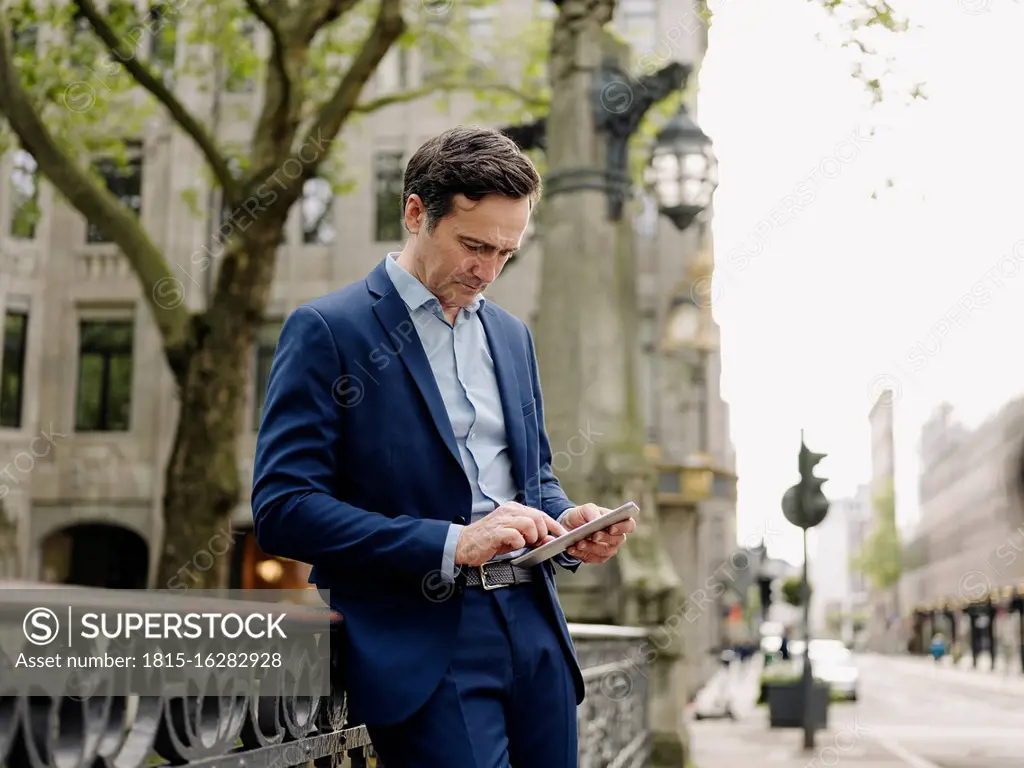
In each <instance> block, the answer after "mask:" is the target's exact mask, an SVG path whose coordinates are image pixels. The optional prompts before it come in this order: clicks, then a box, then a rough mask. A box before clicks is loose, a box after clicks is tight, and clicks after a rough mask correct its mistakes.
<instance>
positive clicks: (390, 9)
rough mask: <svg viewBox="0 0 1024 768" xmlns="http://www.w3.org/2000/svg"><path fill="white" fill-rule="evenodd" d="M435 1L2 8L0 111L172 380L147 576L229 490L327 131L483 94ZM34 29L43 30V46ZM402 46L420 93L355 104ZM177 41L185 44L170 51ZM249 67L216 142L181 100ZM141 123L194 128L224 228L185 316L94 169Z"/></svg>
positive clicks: (113, 160) (196, 546)
mask: <svg viewBox="0 0 1024 768" xmlns="http://www.w3.org/2000/svg"><path fill="white" fill-rule="evenodd" d="M487 2H489V0H476V1H475V2H471V3H463V4H460V5H464V6H465V5H474V6H480V5H483V4H486V3H487ZM449 5H450V4H447V3H441V4H440V5H438V4H437V3H433V4H432V3H427V2H424V3H404V4H403V2H402V0H372V1H371V0H303V2H301V3H288V2H285V1H284V0H245V2H244V3H232V2H224V1H222V0H211V1H210V2H202V3H186V2H182V1H181V0H160V1H159V2H156V3H154V4H153V5H152V6H151V11H150V13H149V14H148V15H147V16H145V17H139V16H138V15H137V14H136V12H135V4H134V3H133V2H126V1H125V0H114V2H111V3H110V4H109V5H108V6H105V7H106V8H107V10H106V11H105V12H101V11H100V10H99V6H98V5H97V4H96V2H95V1H94V0H74V1H73V2H72V3H68V4H58V3H53V4H49V3H40V2H34V1H33V0H22V1H21V2H18V3H15V4H14V5H13V7H12V8H11V9H10V11H9V12H8V11H5V13H4V15H3V17H2V18H0V117H2V118H4V119H5V120H6V122H7V124H8V125H9V127H10V129H11V131H12V132H13V134H14V137H16V140H17V142H19V143H20V145H21V147H22V148H23V149H24V150H25V151H27V152H28V153H29V154H31V155H32V157H33V158H34V159H35V161H36V163H37V166H38V169H39V172H40V173H41V174H42V175H44V176H45V177H46V178H47V180H48V181H49V182H50V183H51V184H52V185H53V187H54V188H55V189H56V191H57V192H58V193H59V194H60V195H61V196H62V197H63V198H64V199H65V200H66V201H67V202H68V203H69V204H70V205H71V206H73V207H74V208H75V209H77V210H78V211H79V212H80V213H81V214H82V215H83V216H84V217H85V218H86V220H87V221H88V222H89V224H90V226H91V227H95V228H96V229H97V230H99V231H100V232H102V233H103V234H104V235H105V236H106V238H107V239H108V240H110V241H112V242H113V243H114V244H116V245H117V247H118V248H119V250H120V252H121V253H122V254H123V255H124V257H125V258H126V259H127V260H128V262H129V263H130V265H131V267H132V269H133V270H134V273H135V275H136V276H137V278H138V281H139V284H140V289H141V290H140V295H141V298H142V299H143V300H144V301H145V302H146V304H147V305H148V307H149V310H150V314H151V316H152V318H153V320H154V321H155V325H156V326H157V328H158V329H159V332H160V335H161V338H162V342H163V351H164V354H165V358H166V361H167V365H168V366H169V368H170V371H171V372H172V374H173V376H174V379H175V382H176V384H177V392H178V399H179V403H180V409H179V418H178V423H177V428H176V434H175V439H174V444H173V448H172V451H171V455H170V459H169V462H168V465H167V467H166V470H165V491H164V496H163V517H164V521H165V525H164V531H165V533H164V542H163V548H162V552H161V555H160V561H159V567H158V574H157V579H158V583H159V584H161V585H163V584H169V583H170V582H171V580H172V579H174V578H175V576H176V575H178V574H179V573H180V570H181V568H182V566H183V565H184V564H185V563H187V562H188V560H189V559H190V558H191V556H192V554H193V553H194V552H197V551H200V550H202V548H203V546H204V545H205V542H206V541H208V540H209V539H210V538H211V536H213V535H214V534H215V533H216V531H217V530H218V529H219V528H220V526H221V525H223V524H224V522H225V520H226V519H227V517H228V516H229V514H230V512H231V510H232V509H233V508H234V507H235V505H236V504H237V503H238V502H239V500H240V498H241V495H242V489H241V487H240V479H239V474H238V456H237V449H236V445H237V440H238V437H239V434H240V431H241V425H242V407H241V406H242V403H243V402H244V393H245V388H246V384H247V379H248V376H249V370H250V364H249V363H250V358H251V354H252V346H253V341H254V336H255V332H256V329H257V328H258V326H259V324H260V322H261V321H262V318H263V314H264V311H265V309H266V306H267V302H268V297H269V293H270V286H271V280H272V277H273V274H274V264H275V258H276V253H277V248H278V246H279V245H280V244H281V242H282V240H283V230H284V225H285V222H286V220H287V217H288V214H289V211H290V210H291V208H292V206H293V205H295V203H296V202H297V201H298V200H299V199H300V198H301V196H302V194H303V190H304V187H305V185H306V183H307V182H309V181H311V180H313V179H316V178H318V177H327V178H330V179H332V181H333V183H335V184H338V185H342V186H344V179H339V178H338V170H339V169H337V167H336V158H337V153H336V151H335V150H336V149H337V144H338V141H339V136H340V134H341V132H342V129H343V128H344V126H345V125H346V124H348V123H349V122H351V121H352V120H353V119H355V118H356V117H357V116H358V115H360V114H366V113H368V112H371V111H373V110H375V109H379V108H381V107H384V106H386V105H388V104H392V103H395V102H398V101H406V100H411V99H415V98H420V97H423V96H425V95H427V94H429V93H434V92H439V91H442V92H443V91H451V90H456V89H464V88H470V87H473V88H478V87H481V86H480V85H479V83H469V82H467V81H465V80H462V81H459V80H458V79H457V78H459V77H461V76H463V75H464V74H465V73H466V72H467V71H469V69H470V67H471V62H469V60H468V57H467V55H465V54H462V55H461V56H460V54H459V51H460V47H461V48H463V49H464V48H465V46H459V45H458V44H457V43H456V40H457V39H458V36H459V33H460V31H461V32H463V33H464V25H463V26H462V27H460V26H459V25H458V24H456V23H454V22H453V23H450V24H449V23H444V24H439V23H437V22H438V19H439V11H441V12H445V13H447V11H448V8H449ZM412 9H414V10H412ZM453 16H454V15H453ZM446 21H447V20H446ZM9 27H10V28H9ZM258 27H262V28H263V29H264V30H265V31H266V34H267V36H268V37H269V40H270V44H269V49H270V54H269V56H268V57H267V58H266V59H263V58H261V57H260V56H259V55H258V54H257V53H256V47H255V45H254V34H253V33H254V30H255V29H257V28H258ZM41 30H45V31H46V32H47V33H52V34H53V35H54V36H55V37H56V40H55V41H54V40H53V39H50V42H49V45H48V46H47V47H46V48H45V49H43V48H42V45H44V44H46V42H47V41H46V40H43V39H41V36H40V35H39V32H40V31H41ZM464 38H465V35H464V34H463V35H462V39H464ZM414 41H419V42H420V43H421V44H422V45H424V46H425V47H427V48H429V49H430V50H433V51H439V52H441V53H442V54H443V55H444V57H445V58H444V65H445V70H444V71H443V72H441V73H440V74H439V75H438V76H436V77H434V78H433V79H432V80H431V81H430V82H429V83H427V84H425V85H424V87H422V88H420V89H417V90H414V91H408V92H403V93H397V94H389V95H386V96H384V97H382V98H380V99H377V100H375V101H371V102H361V101H360V96H361V94H362V92H363V89H364V86H365V85H366V83H367V81H368V80H369V79H370V77H371V76H372V75H373V74H374V72H375V71H376V69H377V67H378V65H379V64H380V62H381V60H382V59H383V58H384V56H385V55H386V54H387V53H388V51H389V50H390V49H391V48H392V47H393V46H396V45H399V46H410V45H412V44H413V42H414ZM182 44H183V45H184V46H185V47H186V49H187V54H188V55H186V56H182V55H180V54H178V55H177V56H176V55H175V54H176V52H177V48H178V46H180V45H182ZM143 53H144V54H145V55H140V54H143ZM175 61H178V62H185V63H184V64H183V65H180V66H175V64H174V62H175ZM256 78H260V79H261V80H262V84H263V93H264V98H263V102H262V105H261V108H260V111H259V114H258V115H257V116H255V119H254V121H253V129H252V134H251V137H250V139H249V142H248V146H247V147H243V148H238V147H230V146H227V145H226V144H224V143H222V139H221V137H219V136H217V135H216V130H215V127H211V125H209V124H208V123H207V116H206V115H205V114H200V112H199V110H198V109H197V108H196V107H195V106H194V102H195V101H196V99H195V93H196V92H198V93H199V94H200V96H202V95H205V94H213V101H214V102H215V101H216V98H217V94H218V93H219V92H220V91H221V90H223V89H224V88H226V87H231V86H233V85H234V86H238V85H241V86H242V87H247V86H246V84H247V83H249V84H251V83H252V82H254V80H255V79H256ZM183 84H187V85H189V86H191V87H192V89H191V91H189V92H186V89H185V88H183V87H181V86H182V85H183ZM504 89H505V91H510V90H511V89H510V88H509V87H508V86H505V87H504ZM188 93H191V94H192V98H191V102H190V98H189V96H188ZM506 95H510V94H508V93H506ZM511 95H513V96H515V97H516V98H519V97H522V98H523V99H524V100H525V101H528V102H529V101H531V99H532V100H534V101H542V97H541V96H537V97H530V96H527V95H525V94H520V93H514V94H511ZM154 119H155V120H159V121H161V122H162V123H164V124H166V123H168V122H170V124H171V125H172V126H173V127H174V128H175V129H176V130H177V131H180V132H182V133H183V134H185V135H187V136H188V137H189V138H190V139H191V141H192V142H193V143H194V145H195V147H196V148H197V150H198V152H199V153H201V156H202V158H203V160H204V161H205V164H206V166H207V168H208V171H209V176H210V178H209V179H208V182H209V186H210V188H211V190H213V189H216V190H218V191H219V195H220V207H222V208H223V209H224V211H225V217H226V220H227V221H229V222H232V225H231V226H229V227H228V230H227V231H224V229H223V228H222V230H221V232H222V237H221V241H222V242H221V243H219V246H220V247H222V248H223V250H222V251H221V252H220V253H218V254H217V255H216V256H215V257H211V256H210V255H205V256H202V257H201V259H202V263H200V264H197V263H195V257H193V264H192V265H191V266H190V267H189V268H188V269H187V270H186V274H187V275H188V276H189V277H190V278H191V272H190V271H188V270H191V271H192V272H197V273H200V272H203V271H209V272H210V273H211V277H212V278H213V279H212V280H211V290H210V295H209V297H208V299H207V300H206V301H205V305H204V306H202V307H201V308H199V309H198V311H193V310H191V309H190V308H189V307H188V306H186V305H185V302H184V286H183V284H182V282H181V280H179V279H178V277H177V276H176V273H175V272H173V271H172V264H173V259H172V258H171V255H170V254H168V253H165V252H164V251H163V250H162V249H161V248H160V247H159V246H158V245H157V244H156V243H155V242H154V239H153V238H152V236H151V234H150V233H149V232H147V231H146V229H145V228H144V227H143V226H142V224H141V223H140V221H139V220H138V218H137V217H136V216H135V212H134V211H133V210H132V208H131V206H130V205H126V204H125V202H124V201H122V200H119V199H118V198H117V197H115V195H114V194H112V192H111V190H110V189H109V188H108V184H107V183H106V182H105V181H104V180H103V179H102V178H101V176H100V175H99V174H98V173H97V172H96V170H97V169H96V168H94V167H91V165H92V161H94V160H96V159H99V161H100V163H106V164H107V167H108V171H109V167H110V166H111V165H114V166H123V165H124V164H125V163H127V162H129V160H130V155H131V147H132V144H131V142H132V140H133V139H135V137H137V136H139V135H141V134H142V132H143V129H144V127H145V126H146V125H147V123H148V122H149V121H152V120H154ZM196 192H197V190H193V191H192V193H193V194H192V197H195V193H196ZM211 208H212V206H211ZM397 215H398V212H397V211H396V216H397ZM243 222H244V223H243ZM178 266H179V268H180V265H178ZM223 565H224V564H223V562H222V563H221V564H220V567H219V568H215V569H211V570H210V571H209V572H207V573H205V574H196V575H194V578H195V579H196V581H194V582H193V583H192V584H191V585H190V586H196V587H212V586H217V585H219V584H220V582H221V581H222V580H223V577H224V568H223Z"/></svg>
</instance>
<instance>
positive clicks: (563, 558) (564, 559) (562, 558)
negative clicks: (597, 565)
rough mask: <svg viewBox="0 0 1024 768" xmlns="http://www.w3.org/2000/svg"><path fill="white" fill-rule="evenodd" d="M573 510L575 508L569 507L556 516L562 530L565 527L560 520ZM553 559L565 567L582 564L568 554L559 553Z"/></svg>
mask: <svg viewBox="0 0 1024 768" xmlns="http://www.w3.org/2000/svg"><path fill="white" fill-rule="evenodd" d="M573 509H575V507H569V508H568V509H567V510H565V512H563V513H562V514H560V515H559V516H558V524H559V525H561V526H562V527H563V528H564V527H565V524H564V523H563V522H562V520H563V519H565V516H566V515H568V514H569V513H570V512H572V511H573ZM553 559H554V561H555V562H556V563H558V564H559V565H565V566H573V565H580V564H581V563H582V562H583V561H582V560H580V559H579V558H578V557H573V556H572V555H570V554H569V553H568V552H560V553H559V554H557V555H555V557H554V558H553Z"/></svg>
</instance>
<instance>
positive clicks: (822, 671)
mask: <svg viewBox="0 0 1024 768" xmlns="http://www.w3.org/2000/svg"><path fill="white" fill-rule="evenodd" d="M804 645H805V643H804V642H803V641H802V640H796V641H794V642H793V643H792V644H791V646H790V653H791V654H792V655H793V657H794V659H795V658H802V657H803V654H804ZM811 668H812V669H813V670H814V676H815V677H816V678H820V679H821V680H824V681H825V682H827V683H828V684H829V687H830V688H831V689H832V697H833V698H844V699H848V700H849V701H856V700H857V683H858V681H859V678H860V672H859V671H858V669H857V665H856V664H855V663H854V660H853V654H852V653H851V652H850V649H849V648H847V647H846V645H844V644H843V643H842V642H841V641H839V640H811Z"/></svg>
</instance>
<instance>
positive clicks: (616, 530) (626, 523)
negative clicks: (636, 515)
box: [606, 517, 636, 536]
mask: <svg viewBox="0 0 1024 768" xmlns="http://www.w3.org/2000/svg"><path fill="white" fill-rule="evenodd" d="M634 531H636V520H634V519H633V518H632V517H630V518H628V519H626V520H623V521H621V522H618V523H616V524H615V525H613V526H612V527H611V528H609V529H608V530H607V531H606V532H607V533H610V534H612V535H613V536H619V535H622V534H626V533H633V532H634Z"/></svg>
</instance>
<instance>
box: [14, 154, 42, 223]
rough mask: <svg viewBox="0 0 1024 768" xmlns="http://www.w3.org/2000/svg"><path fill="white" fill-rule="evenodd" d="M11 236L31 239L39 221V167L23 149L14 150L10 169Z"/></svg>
mask: <svg viewBox="0 0 1024 768" xmlns="http://www.w3.org/2000/svg"><path fill="white" fill-rule="evenodd" d="M10 186H11V237H14V238H17V239H19V240H31V239H32V238H34V237H35V236H36V225H37V224H38V223H39V169H38V166H37V165H36V159H35V158H34V157H32V155H30V154H29V153H28V152H26V151H25V150H23V149H19V150H16V151H15V152H14V167H13V168H12V169H11V185H10Z"/></svg>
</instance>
